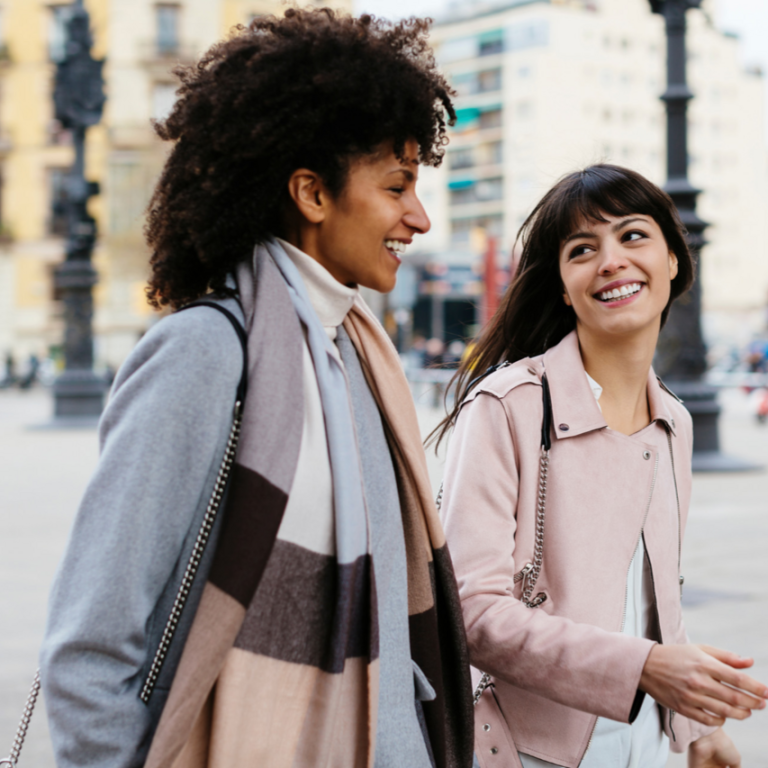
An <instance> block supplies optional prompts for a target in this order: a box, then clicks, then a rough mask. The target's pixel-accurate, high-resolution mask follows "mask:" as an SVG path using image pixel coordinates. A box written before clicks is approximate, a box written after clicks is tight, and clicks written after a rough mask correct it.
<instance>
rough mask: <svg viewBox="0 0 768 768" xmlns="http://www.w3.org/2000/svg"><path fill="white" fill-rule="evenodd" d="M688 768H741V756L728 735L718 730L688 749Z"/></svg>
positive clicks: (703, 737) (720, 729)
mask: <svg viewBox="0 0 768 768" xmlns="http://www.w3.org/2000/svg"><path fill="white" fill-rule="evenodd" d="M688 768H741V755H740V754H739V750H738V749H736V746H735V745H734V743H733V742H732V741H731V739H730V737H729V736H728V734H727V733H726V732H725V731H724V730H723V729H722V728H718V729H717V730H716V731H715V732H714V733H710V734H709V736H702V737H701V738H700V739H697V740H696V741H694V742H693V744H691V746H690V747H688Z"/></svg>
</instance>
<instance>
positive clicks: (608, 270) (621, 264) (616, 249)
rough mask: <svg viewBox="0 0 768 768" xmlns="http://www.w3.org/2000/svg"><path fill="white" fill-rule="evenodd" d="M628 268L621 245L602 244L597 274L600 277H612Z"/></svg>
mask: <svg viewBox="0 0 768 768" xmlns="http://www.w3.org/2000/svg"><path fill="white" fill-rule="evenodd" d="M627 266H629V262H628V261H627V258H626V256H625V255H624V253H623V250H622V248H621V245H620V244H618V243H604V244H603V246H602V248H601V249H600V263H599V267H598V269H599V273H600V274H601V275H613V274H615V273H616V272H619V271H620V270H622V269H625V268H626V267H627Z"/></svg>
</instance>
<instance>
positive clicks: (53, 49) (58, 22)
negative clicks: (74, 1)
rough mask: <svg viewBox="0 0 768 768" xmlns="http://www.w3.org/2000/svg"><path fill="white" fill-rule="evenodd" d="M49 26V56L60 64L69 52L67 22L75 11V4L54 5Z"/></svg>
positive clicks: (55, 62)
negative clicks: (67, 47)
mask: <svg viewBox="0 0 768 768" xmlns="http://www.w3.org/2000/svg"><path fill="white" fill-rule="evenodd" d="M50 10H51V17H50V22H49V28H48V58H49V59H50V60H51V61H52V62H53V63H54V64H58V63H59V62H60V61H63V60H64V55H65V54H66V52H67V49H66V46H67V23H68V22H69V20H70V19H71V18H72V14H73V13H74V6H73V5H71V4H70V5H52V6H51V9H50Z"/></svg>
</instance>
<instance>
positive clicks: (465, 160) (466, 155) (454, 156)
mask: <svg viewBox="0 0 768 768" xmlns="http://www.w3.org/2000/svg"><path fill="white" fill-rule="evenodd" d="M474 164H475V160H474V157H473V156H472V150H471V149H468V148H466V149H455V150H452V151H451V152H449V153H448V168H449V170H451V171H457V170H459V169H460V168H471V167H472V166H473V165H474Z"/></svg>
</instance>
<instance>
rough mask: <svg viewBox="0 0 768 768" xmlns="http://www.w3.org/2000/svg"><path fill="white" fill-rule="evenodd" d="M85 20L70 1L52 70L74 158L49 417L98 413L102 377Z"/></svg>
mask: <svg viewBox="0 0 768 768" xmlns="http://www.w3.org/2000/svg"><path fill="white" fill-rule="evenodd" d="M89 26H90V18H89V16H88V12H87V11H86V10H85V8H84V7H83V0H75V3H74V6H73V13H72V17H71V18H70V19H69V21H68V22H67V34H66V51H65V55H64V58H63V59H62V60H61V61H60V62H59V64H58V67H57V69H56V86H55V89H54V94H53V100H54V105H55V108H56V118H57V120H59V122H60V123H61V125H62V127H64V128H66V129H68V130H70V131H72V136H73V140H74V147H75V162H74V165H73V166H72V170H71V171H70V173H69V176H68V177H67V183H66V193H67V194H66V206H67V243H66V259H65V261H64V262H63V263H62V264H60V265H59V266H58V267H57V268H56V272H55V276H54V284H55V286H56V288H57V290H58V291H59V293H60V295H61V297H62V301H63V304H64V322H65V331H64V359H65V370H64V372H63V373H62V374H61V375H60V376H59V377H58V378H57V379H56V382H55V383H54V387H53V393H54V416H55V417H56V418H60V417H65V418H66V417H78V416H81V417H82V416H86V417H87V416H91V417H92V416H98V415H99V414H100V413H101V410H102V407H103V401H104V390H105V385H104V380H103V379H102V378H100V377H98V376H96V374H95V373H94V372H93V334H92V330H91V323H92V319H93V295H92V289H93V286H94V285H95V284H96V282H97V279H98V278H97V275H96V271H95V270H94V268H93V266H92V265H91V255H92V253H93V246H94V243H95V241H96V222H95V221H94V219H93V217H92V216H90V214H89V213H88V210H87V205H88V199H89V198H90V197H92V196H93V195H95V194H97V193H98V185H97V184H96V183H94V182H88V181H86V179H85V132H86V130H87V129H88V128H89V127H90V126H92V125H96V124H97V123H98V122H99V120H101V113H102V110H103V108H104V101H105V96H104V79H103V76H102V67H103V66H104V62H103V61H95V60H94V59H93V58H92V57H91V46H92V44H93V40H92V38H91V32H90V28H89Z"/></svg>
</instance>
